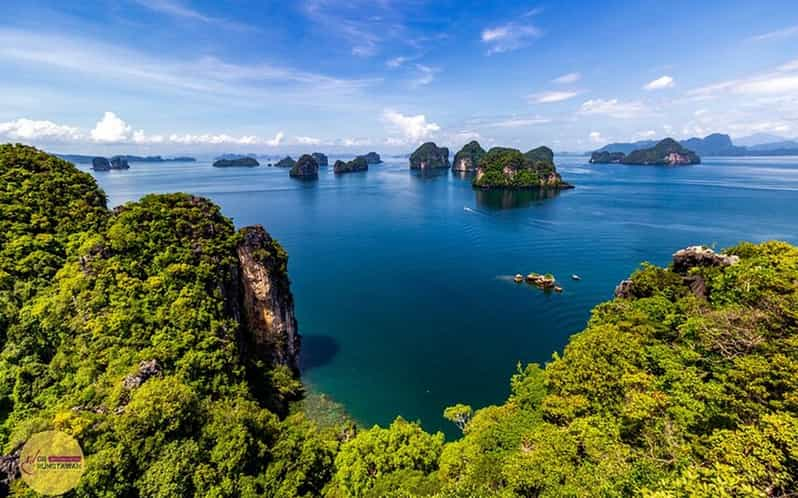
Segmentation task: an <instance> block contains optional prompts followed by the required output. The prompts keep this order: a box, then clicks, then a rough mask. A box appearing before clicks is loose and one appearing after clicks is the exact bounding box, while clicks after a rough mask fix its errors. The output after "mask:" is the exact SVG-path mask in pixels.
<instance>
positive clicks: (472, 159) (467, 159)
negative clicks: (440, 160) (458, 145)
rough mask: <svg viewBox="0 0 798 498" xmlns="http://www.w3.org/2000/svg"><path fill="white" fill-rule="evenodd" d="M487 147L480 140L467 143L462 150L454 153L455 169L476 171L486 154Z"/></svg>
mask: <svg viewBox="0 0 798 498" xmlns="http://www.w3.org/2000/svg"><path fill="white" fill-rule="evenodd" d="M485 154H486V152H485V149H483V148H482V146H481V145H479V142H477V141H476V140H472V141H470V142H468V143H467V144H465V145H464V146H463V148H462V149H460V151H459V152H458V153H457V154H455V155H454V161H452V170H453V171H476V170H477V165H478V164H479V161H480V160H481V159H482V158H483V157H484V156H485Z"/></svg>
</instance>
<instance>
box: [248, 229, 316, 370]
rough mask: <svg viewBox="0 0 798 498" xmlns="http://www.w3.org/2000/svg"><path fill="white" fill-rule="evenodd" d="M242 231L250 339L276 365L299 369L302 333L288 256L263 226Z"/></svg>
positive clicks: (256, 351) (263, 355)
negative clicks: (288, 269) (298, 324)
mask: <svg viewBox="0 0 798 498" xmlns="http://www.w3.org/2000/svg"><path fill="white" fill-rule="evenodd" d="M240 234H241V241H240V242H239V244H238V247H237V252H238V261H239V273H240V280H241V299H242V306H241V314H242V323H243V325H244V329H245V331H246V333H247V334H248V337H247V339H248V342H249V343H251V344H252V345H253V346H254V348H255V353H256V354H257V355H259V356H261V357H264V358H269V359H270V360H271V363H272V364H273V365H285V366H288V367H290V368H291V369H292V370H294V371H295V372H298V371H299V345H300V336H299V330H298V327H297V321H296V316H295V315H294V296H293V295H292V294H291V288H290V282H289V280H288V273H287V271H286V268H287V264H288V256H287V254H286V253H285V251H284V250H283V248H282V247H281V246H280V244H278V243H277V241H275V240H274V239H272V238H271V236H269V234H268V233H266V230H264V229H263V227H262V226H260V225H255V226H251V227H245V228H242V229H241V231H240Z"/></svg>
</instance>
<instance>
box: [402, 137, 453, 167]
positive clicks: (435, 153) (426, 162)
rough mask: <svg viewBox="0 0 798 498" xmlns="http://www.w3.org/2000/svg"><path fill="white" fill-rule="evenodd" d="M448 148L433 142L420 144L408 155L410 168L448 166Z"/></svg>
mask: <svg viewBox="0 0 798 498" xmlns="http://www.w3.org/2000/svg"><path fill="white" fill-rule="evenodd" d="M448 167H449V149H447V148H446V147H438V146H437V145H435V143H433V142H427V143H425V144H423V145H421V146H420V147H419V148H418V149H416V150H415V151H414V152H413V153H412V154H411V155H410V169H427V168H448Z"/></svg>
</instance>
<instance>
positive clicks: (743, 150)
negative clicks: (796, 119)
mask: <svg viewBox="0 0 798 498" xmlns="http://www.w3.org/2000/svg"><path fill="white" fill-rule="evenodd" d="M766 139H771V140H776V141H774V142H769V143H761V144H755V145H748V146H742V145H735V144H734V142H732V139H731V137H730V136H729V135H726V134H723V133H712V134H711V135H707V136H705V137H704V138H699V137H693V138H689V139H687V140H681V141H679V143H680V144H681V145H682V146H683V147H686V148H687V149H689V150H692V151H694V152H695V153H696V154H698V155H699V156H701V157H707V156H719V157H727V156H731V157H741V156H798V141H795V140H778V137H762V138H761V140H766ZM741 140H742V141H745V142H746V143H747V142H748V141H749V140H754V137H751V138H749V139H745V138H743V139H741ZM655 145H657V141H656V140H640V141H638V142H616V143H611V144H607V145H605V146H604V147H602V148H600V149H597V150H595V151H593V152H599V153H602V152H608V153H610V154H614V153H619V152H620V153H623V154H629V153H631V152H632V151H635V150H640V149H647V148H651V147H654V146H655ZM588 155H592V154H591V153H588Z"/></svg>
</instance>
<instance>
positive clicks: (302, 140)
mask: <svg viewBox="0 0 798 498" xmlns="http://www.w3.org/2000/svg"><path fill="white" fill-rule="evenodd" d="M294 138H295V139H296V142H297V143H298V144H302V145H319V144H320V143H321V140H320V139H318V138H313V137H294Z"/></svg>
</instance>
